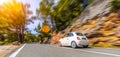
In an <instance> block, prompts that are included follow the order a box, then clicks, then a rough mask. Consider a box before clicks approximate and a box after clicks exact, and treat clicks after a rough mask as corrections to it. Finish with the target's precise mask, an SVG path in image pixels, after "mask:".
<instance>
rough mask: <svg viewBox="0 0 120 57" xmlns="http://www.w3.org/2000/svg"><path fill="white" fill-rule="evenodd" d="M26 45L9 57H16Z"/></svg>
mask: <svg viewBox="0 0 120 57" xmlns="http://www.w3.org/2000/svg"><path fill="white" fill-rule="evenodd" d="M25 45H26V44H24V45H23V46H22V47H20V48H19V49H18V50H17V51H15V52H13V53H12V54H11V55H10V56H9V57H15V56H16V55H17V54H18V53H19V52H20V51H21V50H22V49H23V47H24V46H25Z"/></svg>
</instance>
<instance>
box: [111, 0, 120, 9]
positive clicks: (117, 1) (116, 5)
mask: <svg viewBox="0 0 120 57" xmlns="http://www.w3.org/2000/svg"><path fill="white" fill-rule="evenodd" d="M119 9H120V0H113V1H112V3H111V10H112V11H116V10H119Z"/></svg>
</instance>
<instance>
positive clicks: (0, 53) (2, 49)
mask: <svg viewBox="0 0 120 57" xmlns="http://www.w3.org/2000/svg"><path fill="white" fill-rule="evenodd" d="M19 47H20V46H14V45H1V46H0V57H4V56H5V55H7V54H8V53H10V52H12V51H14V50H15V49H17V48H19Z"/></svg>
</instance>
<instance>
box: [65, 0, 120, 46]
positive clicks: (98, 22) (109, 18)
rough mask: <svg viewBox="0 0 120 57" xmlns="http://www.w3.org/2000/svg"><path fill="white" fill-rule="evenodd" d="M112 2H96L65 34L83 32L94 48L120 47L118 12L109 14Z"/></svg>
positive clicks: (119, 18)
mask: <svg viewBox="0 0 120 57" xmlns="http://www.w3.org/2000/svg"><path fill="white" fill-rule="evenodd" d="M111 2H112V0H96V1H94V2H93V3H92V4H91V5H89V6H88V7H86V9H85V10H84V11H83V12H82V14H81V15H80V16H78V17H77V20H76V21H75V22H73V23H72V24H71V25H70V26H69V27H68V28H66V29H65V33H68V32H71V31H79V32H83V33H85V34H86V35H87V37H88V38H89V39H90V43H91V44H90V45H94V46H103V47H108V46H120V32H119V31H120V11H117V12H111V11H110V4H111Z"/></svg>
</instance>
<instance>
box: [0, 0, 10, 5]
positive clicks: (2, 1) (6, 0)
mask: <svg viewBox="0 0 120 57" xmlns="http://www.w3.org/2000/svg"><path fill="white" fill-rule="evenodd" d="M8 1H9V0H0V4H3V3H5V2H8Z"/></svg>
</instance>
